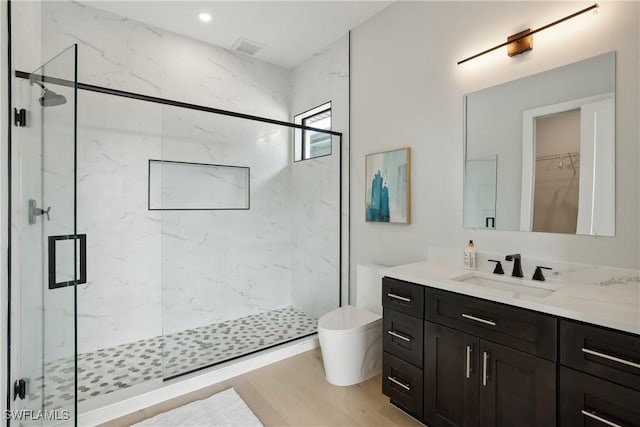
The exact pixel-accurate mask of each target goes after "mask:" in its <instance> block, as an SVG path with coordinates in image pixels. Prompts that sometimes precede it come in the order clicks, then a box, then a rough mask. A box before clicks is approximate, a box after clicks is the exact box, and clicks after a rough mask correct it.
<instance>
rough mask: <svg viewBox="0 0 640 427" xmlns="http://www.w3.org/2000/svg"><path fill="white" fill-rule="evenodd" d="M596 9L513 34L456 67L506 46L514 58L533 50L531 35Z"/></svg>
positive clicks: (462, 61) (508, 52) (578, 12)
mask: <svg viewBox="0 0 640 427" xmlns="http://www.w3.org/2000/svg"><path fill="white" fill-rule="evenodd" d="M597 7H598V4H597V3H595V4H592V5H591V6H589V7H586V8H584V9H582V10H579V11H577V12H575V13H572V14H571V15H568V16H565V17H564V18H561V19H558V20H557V21H553V22H552V23H550V24H547V25H543V26H542V27H540V28H536V29H535V30H531V29H530V28H527V29H526V30H524V31H521V32H519V33H517V34H514V35H512V36H509V37H508V38H507V41H506V42H504V43H501V44H499V45H497V46H494V47H492V48H489V49H487V50H483V51H482V52H480V53H476V54H475V55H472V56H470V57H468V58H465V59H463V60H461V61H458V65H460V64H463V63H465V62H467V61H470V60H472V59H475V58H477V57H479V56H482V55H484V54H485V53H489V52H492V51H494V50H496V49H500V48H501V47H505V46H507V55H509V56H514V55H519V54H521V53H524V52H526V51H528V50H531V49H533V35H534V34H535V33H538V32H540V31H542V30H546V29H547V28H549V27H553V26H554V25H556V24H559V23H561V22H564V21H567V20H569V19H571V18H575V17H576V16H578V15H582V14H583V13H585V12H588V11H590V10H594V9H596V8H597Z"/></svg>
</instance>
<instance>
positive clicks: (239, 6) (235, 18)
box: [83, 0, 391, 68]
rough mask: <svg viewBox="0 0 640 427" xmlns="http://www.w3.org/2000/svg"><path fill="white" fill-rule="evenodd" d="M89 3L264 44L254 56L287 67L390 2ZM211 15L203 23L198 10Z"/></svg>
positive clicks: (167, 25) (158, 23)
mask: <svg viewBox="0 0 640 427" xmlns="http://www.w3.org/2000/svg"><path fill="white" fill-rule="evenodd" d="M83 3H87V4H89V5H91V6H93V7H96V8H98V9H102V10H106V11H109V12H112V13H115V14H117V15H120V16H123V17H126V18H130V19H133V20H136V21H140V22H143V23H145V24H149V25H153V26H155V27H159V28H162V29H165V30H169V31H172V32H174V33H178V34H181V35H184V36H188V37H191V38H194V39H197V40H201V41H204V42H206V43H210V44H213V45H216V46H220V47H223V48H226V49H231V48H232V46H233V45H234V44H235V43H236V41H238V39H239V38H241V37H242V38H245V39H247V40H250V41H253V42H258V43H260V44H262V45H264V47H263V48H262V49H261V50H260V51H258V52H257V53H256V54H255V55H254V56H255V57H256V58H258V59H261V60H263V61H266V62H270V63H272V64H276V65H279V66H282V67H285V68H291V67H295V66H297V65H299V64H300V63H302V62H304V61H305V60H306V59H307V58H309V57H311V56H312V55H314V54H315V53H317V52H320V51H322V49H324V48H325V47H327V46H329V45H330V44H331V43H332V42H334V41H336V40H338V39H339V38H340V37H342V36H344V35H346V34H347V32H348V31H349V30H350V29H353V28H355V27H357V26H358V25H360V24H361V23H363V22H364V21H366V20H367V19H369V18H370V17H372V16H373V15H375V14H377V13H378V12H380V11H381V10H382V9H384V8H386V7H387V6H389V5H390V4H391V1H366V0H362V1H359V0H356V1H311V0H298V1H238V0H236V1H153V0H149V1H91V0H88V1H84V2H83ZM201 12H207V13H209V14H211V16H212V18H213V19H212V20H211V21H210V22H208V23H203V22H201V21H200V20H199V19H198V14H199V13H201Z"/></svg>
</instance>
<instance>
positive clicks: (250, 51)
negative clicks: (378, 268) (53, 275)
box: [231, 37, 264, 56]
mask: <svg viewBox="0 0 640 427" xmlns="http://www.w3.org/2000/svg"><path fill="white" fill-rule="evenodd" d="M263 47H264V45H263V44H261V43H258V42H254V41H251V40H247V39H245V38H242V37H240V38H239V39H238V41H236V42H235V43H234V44H233V46H232V47H231V50H232V51H234V52H238V53H241V54H243V55H247V56H254V55H255V54H256V53H257V52H258V51H259V50H260V49H262V48H263Z"/></svg>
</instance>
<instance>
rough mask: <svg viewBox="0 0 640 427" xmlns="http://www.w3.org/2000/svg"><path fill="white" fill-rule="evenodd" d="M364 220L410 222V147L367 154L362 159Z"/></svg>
mask: <svg viewBox="0 0 640 427" xmlns="http://www.w3.org/2000/svg"><path fill="white" fill-rule="evenodd" d="M365 169H366V172H365V173H366V189H365V194H366V198H365V199H366V219H367V222H393V223H401V224H409V223H410V222H411V209H410V200H411V195H410V191H411V186H410V174H411V149H410V148H402V149H399V150H392V151H385V152H382V153H375V154H368V155H367V159H366V168H365Z"/></svg>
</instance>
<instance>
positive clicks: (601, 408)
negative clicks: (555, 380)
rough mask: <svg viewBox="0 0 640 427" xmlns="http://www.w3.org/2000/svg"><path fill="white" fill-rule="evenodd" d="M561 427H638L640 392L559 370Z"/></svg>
mask: <svg viewBox="0 0 640 427" xmlns="http://www.w3.org/2000/svg"><path fill="white" fill-rule="evenodd" d="M559 396H560V400H559V407H560V409H559V410H560V427H605V426H624V427H640V392H639V391H636V390H633V389H630V388H627V387H623V386H621V385H618V384H614V383H611V382H609V381H605V380H602V379H600V378H596V377H593V376H591V375H588V374H585V373H582V372H578V371H574V370H573V369H569V368H565V367H564V366H563V367H561V368H560V394H559Z"/></svg>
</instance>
